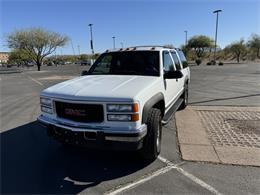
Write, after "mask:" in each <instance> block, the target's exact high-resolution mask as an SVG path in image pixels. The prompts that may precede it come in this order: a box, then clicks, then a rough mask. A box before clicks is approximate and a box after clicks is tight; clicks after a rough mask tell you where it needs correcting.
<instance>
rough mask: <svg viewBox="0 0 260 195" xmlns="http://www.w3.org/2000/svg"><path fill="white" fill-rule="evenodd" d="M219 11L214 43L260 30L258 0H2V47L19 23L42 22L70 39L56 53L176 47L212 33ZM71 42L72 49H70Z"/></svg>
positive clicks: (28, 25)
mask: <svg viewBox="0 0 260 195" xmlns="http://www.w3.org/2000/svg"><path fill="white" fill-rule="evenodd" d="M216 9H222V10H223V11H222V12H221V13H220V14H219V29H218V45H220V47H222V48H223V47H225V46H226V45H227V44H229V43H231V42H234V41H237V40H240V39H241V38H244V39H245V40H247V39H248V38H249V37H250V36H251V34H252V33H257V34H260V0H161V1H159V0H139V1H137V0H132V1H130V0H121V1H119V0H117V1H112V0H107V1H105V0H96V1H89V0H86V1H83V0H52V1H51V0H31V1H28V0H27V1H26V0H20V1H19V0H0V38H1V40H0V51H9V49H8V48H7V47H6V42H5V38H6V36H7V35H8V34H9V33H11V32H13V31H15V30H19V29H26V28H32V27H42V28H44V29H47V30H50V31H54V32H58V33H60V34H64V35H67V36H68V37H69V38H70V40H71V41H69V42H68V44H67V45H66V46H65V47H63V48H60V49H58V50H57V52H56V53H57V54H63V55H64V54H74V53H75V54H79V53H91V50H90V29H89V26H88V24H90V23H92V24H93V43H94V50H95V52H103V51H105V50H106V49H108V48H112V47H113V39H112V37H113V36H115V37H116V38H115V41H116V47H117V48H120V47H121V44H120V43H123V46H124V47H130V46H136V45H165V44H172V45H174V46H175V47H179V46H180V45H182V44H184V43H185V33H184V31H185V30H187V31H188V38H190V37H192V36H194V35H206V36H209V37H211V38H212V39H214V36H215V25H216V14H213V13H212V12H213V11H214V10H216ZM73 48H74V51H73Z"/></svg>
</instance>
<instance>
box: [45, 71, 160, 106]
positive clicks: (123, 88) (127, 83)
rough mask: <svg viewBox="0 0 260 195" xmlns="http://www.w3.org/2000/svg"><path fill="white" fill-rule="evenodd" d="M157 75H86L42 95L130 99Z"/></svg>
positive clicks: (153, 81) (152, 83)
mask: <svg viewBox="0 0 260 195" xmlns="http://www.w3.org/2000/svg"><path fill="white" fill-rule="evenodd" d="M158 79H159V77H152V76H132V75H123V76H122V75H87V76H82V77H78V78H75V79H72V80H68V81H65V82H62V83H59V84H56V85H54V86H52V87H49V88H47V89H45V90H44V91H43V92H42V95H44V96H50V97H57V98H64V99H67V98H68V99H78V100H79V99H81V100H84V99H88V100H94V101H98V100H100V101H103V100H106V101H109V99H117V101H120V99H122V100H123V101H125V100H127V101H132V100H133V99H134V97H135V96H137V95H138V94H139V93H141V92H142V91H143V90H145V89H147V88H150V87H152V86H153V85H154V83H155V82H156V81H158Z"/></svg>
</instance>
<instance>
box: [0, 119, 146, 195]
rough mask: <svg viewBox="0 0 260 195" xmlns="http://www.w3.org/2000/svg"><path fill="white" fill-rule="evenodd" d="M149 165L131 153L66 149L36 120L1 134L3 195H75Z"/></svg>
mask: <svg viewBox="0 0 260 195" xmlns="http://www.w3.org/2000/svg"><path fill="white" fill-rule="evenodd" d="M148 164H149V163H148V162H144V161H141V160H140V159H138V157H137V155H135V154H134V153H131V152H112V151H100V150H89V149H82V148H72V149H65V148H64V147H62V145H61V144H59V143H57V142H56V141H54V140H52V139H50V138H49V137H48V136H47V135H46V132H45V129H44V128H43V127H41V126H40V125H39V124H38V123H37V122H36V121H34V122H31V123H28V124H25V125H23V126H20V127H17V128H14V129H11V130H8V131H5V132H3V133H1V194H9V193H12V194H76V193H79V192H81V191H82V190H84V189H86V188H89V187H92V186H95V185H98V184H99V183H101V182H103V181H107V180H112V179H115V178H119V177H123V176H126V175H129V174H131V173H134V172H136V171H138V170H140V169H143V168H144V167H146V166H147V165H148Z"/></svg>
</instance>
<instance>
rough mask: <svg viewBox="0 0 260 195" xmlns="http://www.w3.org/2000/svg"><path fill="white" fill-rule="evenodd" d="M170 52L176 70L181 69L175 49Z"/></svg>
mask: <svg viewBox="0 0 260 195" xmlns="http://www.w3.org/2000/svg"><path fill="white" fill-rule="evenodd" d="M171 54H172V59H173V61H174V64H175V67H176V70H181V63H180V61H179V58H178V56H177V54H176V52H175V51H172V52H171Z"/></svg>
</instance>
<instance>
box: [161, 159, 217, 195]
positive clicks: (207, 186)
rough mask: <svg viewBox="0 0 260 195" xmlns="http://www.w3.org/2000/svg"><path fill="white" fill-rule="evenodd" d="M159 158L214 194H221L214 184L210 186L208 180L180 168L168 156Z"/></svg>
mask: <svg viewBox="0 0 260 195" xmlns="http://www.w3.org/2000/svg"><path fill="white" fill-rule="evenodd" d="M158 159H159V160H161V161H162V162H164V163H166V164H167V165H168V166H172V167H173V168H174V169H176V170H177V171H178V172H179V173H181V174H182V175H184V176H186V177H187V178H189V179H190V180H192V181H193V182H195V183H197V184H198V185H200V186H201V187H203V188H205V189H207V190H208V191H210V192H212V193H213V194H217V195H221V193H220V192H219V191H217V190H216V189H215V188H213V187H212V186H210V185H209V184H207V183H206V182H204V181H202V180H201V179H199V178H197V177H196V176H194V175H192V174H191V173H189V172H187V171H185V170H184V169H182V168H180V167H179V166H176V165H174V164H173V163H172V162H170V161H169V160H167V159H166V158H163V157H161V156H159V157H158Z"/></svg>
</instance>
